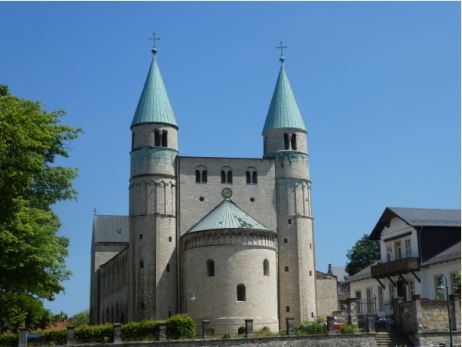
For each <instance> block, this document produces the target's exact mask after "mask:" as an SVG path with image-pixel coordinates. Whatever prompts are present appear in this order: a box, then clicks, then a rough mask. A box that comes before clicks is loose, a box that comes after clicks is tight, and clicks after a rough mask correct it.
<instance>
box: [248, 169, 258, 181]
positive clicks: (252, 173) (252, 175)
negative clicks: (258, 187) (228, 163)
mask: <svg viewBox="0 0 462 347" xmlns="http://www.w3.org/2000/svg"><path fill="white" fill-rule="evenodd" d="M245 182H246V183H247V184H257V169H255V168H254V167H249V168H247V170H246V172H245Z"/></svg>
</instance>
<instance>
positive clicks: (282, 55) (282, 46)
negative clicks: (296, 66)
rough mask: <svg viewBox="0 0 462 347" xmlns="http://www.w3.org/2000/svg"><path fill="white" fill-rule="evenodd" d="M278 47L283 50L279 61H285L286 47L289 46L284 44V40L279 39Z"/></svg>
mask: <svg viewBox="0 0 462 347" xmlns="http://www.w3.org/2000/svg"><path fill="white" fill-rule="evenodd" d="M276 48H277V49H280V50H281V56H280V57H279V61H280V62H281V63H283V62H284V60H286V58H285V57H284V48H287V46H284V45H283V44H282V41H279V46H278V47H276Z"/></svg>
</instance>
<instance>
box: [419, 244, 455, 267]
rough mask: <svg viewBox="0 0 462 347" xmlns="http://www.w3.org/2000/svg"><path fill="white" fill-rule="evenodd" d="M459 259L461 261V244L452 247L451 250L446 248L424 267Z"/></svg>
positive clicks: (424, 263) (426, 262) (424, 264)
mask: <svg viewBox="0 0 462 347" xmlns="http://www.w3.org/2000/svg"><path fill="white" fill-rule="evenodd" d="M457 259H460V242H458V243H456V244H455V245H452V246H451V247H449V248H446V249H445V250H444V251H442V252H440V253H438V254H437V255H435V256H434V257H431V258H430V259H428V260H427V261H425V262H423V263H422V266H428V265H432V264H437V263H442V262H445V261H451V260H457Z"/></svg>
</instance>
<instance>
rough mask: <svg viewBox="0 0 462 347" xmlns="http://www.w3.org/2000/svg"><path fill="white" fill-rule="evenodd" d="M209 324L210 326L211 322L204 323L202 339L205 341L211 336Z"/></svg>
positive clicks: (205, 321)
mask: <svg viewBox="0 0 462 347" xmlns="http://www.w3.org/2000/svg"><path fill="white" fill-rule="evenodd" d="M209 324H210V321H209V320H203V321H202V338H203V339H207V338H208V337H209V336H210V327H209Z"/></svg>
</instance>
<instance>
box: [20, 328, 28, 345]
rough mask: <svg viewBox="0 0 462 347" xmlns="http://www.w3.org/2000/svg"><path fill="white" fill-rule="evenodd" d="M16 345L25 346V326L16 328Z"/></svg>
mask: <svg viewBox="0 0 462 347" xmlns="http://www.w3.org/2000/svg"><path fill="white" fill-rule="evenodd" d="M18 347H27V331H26V328H24V327H21V328H18Z"/></svg>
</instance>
